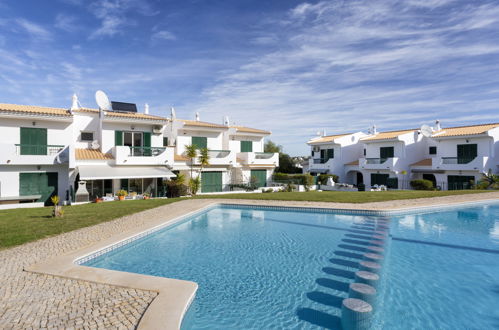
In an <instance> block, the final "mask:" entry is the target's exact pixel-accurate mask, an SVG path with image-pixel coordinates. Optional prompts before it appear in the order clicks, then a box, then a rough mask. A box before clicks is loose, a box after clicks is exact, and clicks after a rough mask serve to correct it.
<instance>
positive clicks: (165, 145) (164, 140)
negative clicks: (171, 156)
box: [163, 137, 168, 147]
mask: <svg viewBox="0 0 499 330" xmlns="http://www.w3.org/2000/svg"><path fill="white" fill-rule="evenodd" d="M163 147H168V138H167V137H164V138H163Z"/></svg>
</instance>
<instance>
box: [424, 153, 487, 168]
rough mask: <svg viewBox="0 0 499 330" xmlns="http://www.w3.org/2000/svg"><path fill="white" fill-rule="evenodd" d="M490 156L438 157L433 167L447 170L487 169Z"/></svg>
mask: <svg viewBox="0 0 499 330" xmlns="http://www.w3.org/2000/svg"><path fill="white" fill-rule="evenodd" d="M487 161H488V157H483V156H478V157H474V158H470V157H466V158H463V157H438V158H434V160H433V166H432V167H433V168H436V169H440V170H447V171H452V170H456V171H462V170H470V171H473V170H478V171H486V170H487V169H486V168H485V167H486V163H487Z"/></svg>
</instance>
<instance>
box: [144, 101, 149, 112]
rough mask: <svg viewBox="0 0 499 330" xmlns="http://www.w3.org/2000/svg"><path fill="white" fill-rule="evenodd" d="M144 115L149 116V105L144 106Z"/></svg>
mask: <svg viewBox="0 0 499 330" xmlns="http://www.w3.org/2000/svg"><path fill="white" fill-rule="evenodd" d="M144 113H145V114H146V115H148V114H149V104H147V103H146V104H145V105H144Z"/></svg>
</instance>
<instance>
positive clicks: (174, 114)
mask: <svg viewBox="0 0 499 330" xmlns="http://www.w3.org/2000/svg"><path fill="white" fill-rule="evenodd" d="M170 117H172V120H175V119H176V118H177V114H176V113H175V108H174V107H172V109H171V114H170Z"/></svg>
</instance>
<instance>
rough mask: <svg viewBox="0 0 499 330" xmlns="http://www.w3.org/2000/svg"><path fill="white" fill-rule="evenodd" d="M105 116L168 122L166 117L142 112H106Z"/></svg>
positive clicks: (90, 109)
mask: <svg viewBox="0 0 499 330" xmlns="http://www.w3.org/2000/svg"><path fill="white" fill-rule="evenodd" d="M75 112H92V113H98V112H99V110H98V109H92V108H80V109H78V110H75ZM105 116H106V117H118V118H133V119H145V120H160V121H167V120H168V119H167V118H165V117H160V116H153V115H146V114H145V113H140V112H130V113H127V112H117V111H105Z"/></svg>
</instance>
